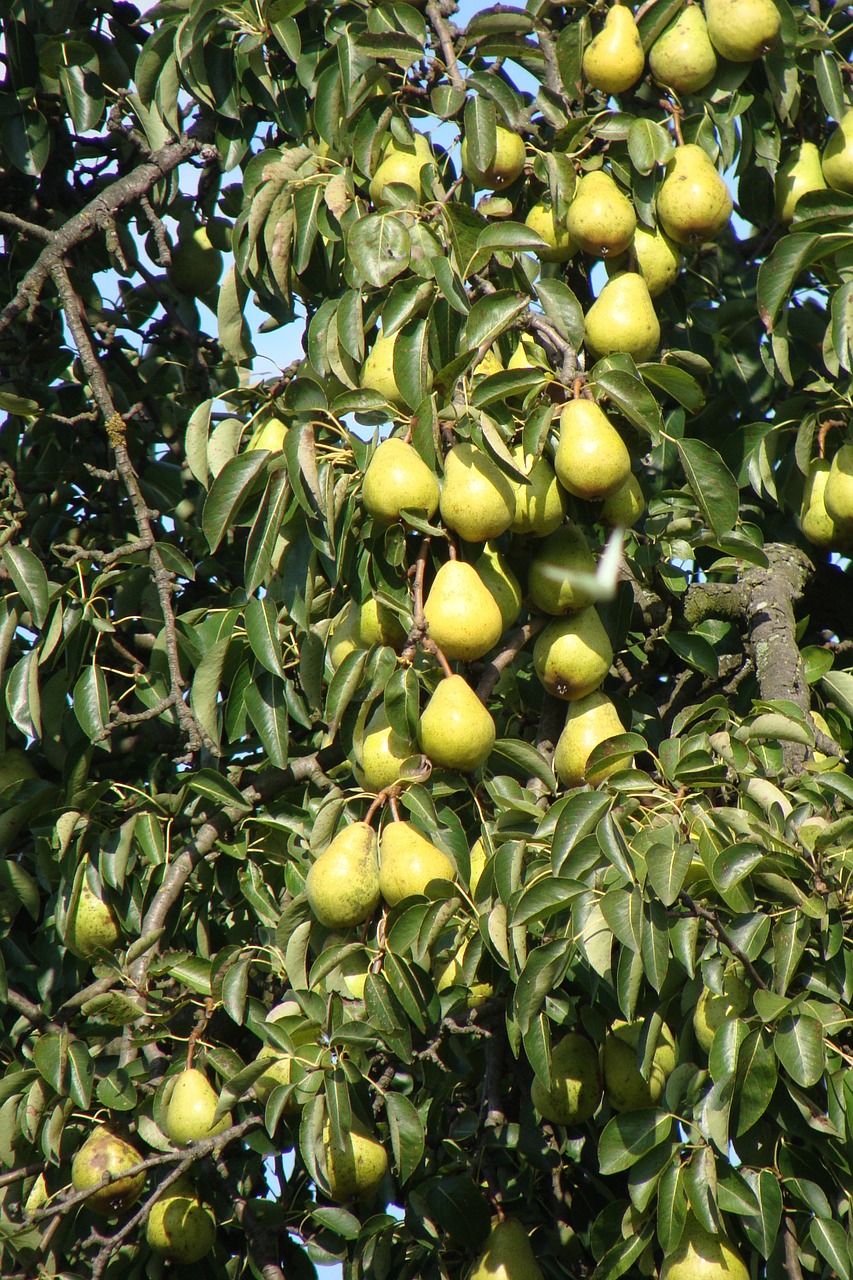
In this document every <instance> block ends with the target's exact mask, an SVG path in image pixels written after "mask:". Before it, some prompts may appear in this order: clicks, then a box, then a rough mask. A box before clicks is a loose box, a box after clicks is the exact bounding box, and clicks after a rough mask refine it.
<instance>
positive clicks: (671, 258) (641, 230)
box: [631, 9, 690, 298]
mask: <svg viewBox="0 0 853 1280" xmlns="http://www.w3.org/2000/svg"><path fill="white" fill-rule="evenodd" d="M686 12H687V13H689V12H690V10H689V9H688V10H686ZM631 247H632V249H633V251H634V258H635V259H636V263H637V271H638V273H639V274H640V275H641V276H642V277H643V279H644V280H645V282H646V288H647V289H648V291H649V296H650V297H652V298H657V297H658V296H659V295H660V294H662V293H664V292H665V291H666V290H667V289H668V288H669V287H670V285H673V284H675V282H676V280H677V279H678V275H679V272H680V271H681V260H682V255H681V250H680V249H679V247H678V245H677V244H673V242H672V240H670V238H669V236H667V235H665V234H664V232H663V231H661V229H660V227H654V228H653V229H652V230H649V229H648V228H647V227H637V230H636V231H635V232H634V240H633V243H632V245H631Z"/></svg>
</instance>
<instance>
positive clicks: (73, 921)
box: [65, 875, 121, 960]
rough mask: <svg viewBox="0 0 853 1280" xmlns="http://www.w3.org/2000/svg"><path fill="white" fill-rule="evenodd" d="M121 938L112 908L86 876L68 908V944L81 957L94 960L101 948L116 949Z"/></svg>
mask: <svg viewBox="0 0 853 1280" xmlns="http://www.w3.org/2000/svg"><path fill="white" fill-rule="evenodd" d="M120 941H121V934H120V933H119V928H118V925H117V924H116V920H115V916H114V915H113V913H112V908H111V907H110V905H109V903H108V902H105V901H104V899H103V898H101V897H99V895H98V894H97V893H95V891H94V890H93V889H92V888H91V887H90V885H89V881H88V880H87V878H86V876H85V875H84V876H83V878H82V880H81V882H80V887H79V890H77V891H75V893H74V895H73V896H72V899H71V903H70V906H69V908H68V921H67V925H66V931H65V945H66V946H67V947H68V950H69V951H72V952H73V953H74V955H75V956H78V957H79V958H80V959H81V960H91V959H92V958H93V957H94V956H95V955H96V954H97V953H98V952H99V951H115V949H116V947H117V946H118V945H119V942H120Z"/></svg>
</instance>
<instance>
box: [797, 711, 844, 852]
mask: <svg viewBox="0 0 853 1280" xmlns="http://www.w3.org/2000/svg"><path fill="white" fill-rule="evenodd" d="M811 717H812V720H814V724H815V728H816V729H819V730H820V731H821V733H825V734H826V736H827V738H832V740H833V742H836V741H837V740H836V738H835V736H834V735H833V732H832V730H831V729H830V727H829V725H828V724H827V722H826V720H825V719H824V717H823V716H822V715H821V714H820V712H819V711H812V712H811ZM813 754H814V763H815V764H817V765H826V766H827V768H826V770H825V771H826V772H827V773H844V760H845V757H844V756H843V755H842V756H836V755H831V756H828V755H826V753H825V752H823V751H815V752H814V753H813ZM800 830H802V828H800Z"/></svg>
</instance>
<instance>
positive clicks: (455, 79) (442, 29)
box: [426, 0, 465, 89]
mask: <svg viewBox="0 0 853 1280" xmlns="http://www.w3.org/2000/svg"><path fill="white" fill-rule="evenodd" d="M426 15H427V17H428V18H429V21H430V25H431V27H432V29H433V31H434V32H435V34H436V35H437V36H438V43H439V44H440V45H441V52H442V53H443V54H444V65H445V68H446V70H447V74H448V76H449V78H450V82H451V84H453V85H455V86H456V88H457V89H464V88H465V81H464V80H463V79H462V76H461V74H460V71H459V64H458V62H457V61H456V50H455V49H454V48H453V36H452V35H451V32H450V28H449V27H448V25H447V22H446V20H445V17H444V14H443V13H442V12H441V6H440V4H439V3H438V0H429V4H428V5H427V7H426Z"/></svg>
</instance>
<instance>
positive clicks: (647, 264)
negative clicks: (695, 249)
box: [631, 227, 682, 298]
mask: <svg viewBox="0 0 853 1280" xmlns="http://www.w3.org/2000/svg"><path fill="white" fill-rule="evenodd" d="M631 248H632V249H633V251H634V258H635V260H636V263H637V271H638V273H639V274H640V275H641V276H642V277H643V279H644V280H645V282H646V288H647V289H648V291H649V297H651V298H657V297H659V296H660V294H662V293H665V292H666V290H667V289H668V288H669V287H670V286H671V285H673V284H675V282H676V280H677V279H678V275H679V272H680V271H681V260H682V257H681V250H680V249H679V247H678V245H677V244H675V243H674V242H673V241H672V240H670V238H669V236H668V235H665V234H664V232H663V231H661V229H660V227H654V228H653V229H652V230H649V228H648V227H637V230H636V231H635V232H634V240H633V243H632V245H631Z"/></svg>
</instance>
